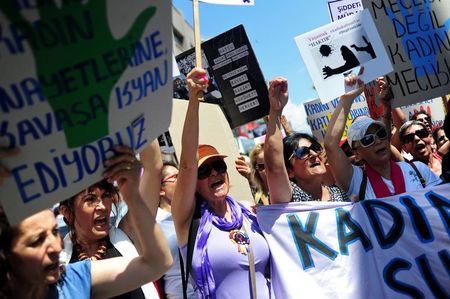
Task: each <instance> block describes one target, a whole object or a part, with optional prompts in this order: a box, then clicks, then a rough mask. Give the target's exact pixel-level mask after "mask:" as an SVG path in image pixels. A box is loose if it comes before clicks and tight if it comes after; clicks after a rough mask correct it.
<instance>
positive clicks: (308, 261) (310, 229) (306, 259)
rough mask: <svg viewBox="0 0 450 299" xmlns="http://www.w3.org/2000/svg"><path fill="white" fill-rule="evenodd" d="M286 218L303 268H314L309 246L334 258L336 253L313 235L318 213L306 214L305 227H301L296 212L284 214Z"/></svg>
mask: <svg viewBox="0 0 450 299" xmlns="http://www.w3.org/2000/svg"><path fill="white" fill-rule="evenodd" d="M286 218H287V222H288V225H289V228H290V230H291V233H292V237H293V239H294V242H295V245H296V247H297V252H298V255H299V257H300V262H301V263H302V268H303V270H306V269H308V268H314V260H313V259H312V257H311V252H310V247H312V248H314V249H315V250H316V251H317V252H319V253H321V254H322V255H324V256H325V257H327V258H329V259H330V260H332V261H334V260H335V259H336V257H337V255H338V253H337V252H336V251H335V250H333V249H332V248H330V247H329V246H328V245H326V244H325V243H323V242H322V241H320V240H319V239H317V238H316V236H315V235H314V233H315V231H316V226H317V221H318V219H319V213H317V212H310V213H309V214H308V218H307V220H306V228H304V227H303V224H302V222H301V220H300V219H299V218H298V216H297V215H296V214H288V215H286Z"/></svg>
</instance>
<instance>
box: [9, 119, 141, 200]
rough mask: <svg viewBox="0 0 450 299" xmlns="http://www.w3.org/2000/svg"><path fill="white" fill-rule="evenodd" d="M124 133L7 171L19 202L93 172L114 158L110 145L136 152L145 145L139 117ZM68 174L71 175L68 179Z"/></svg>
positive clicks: (63, 185)
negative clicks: (18, 195) (17, 191)
mask: <svg viewBox="0 0 450 299" xmlns="http://www.w3.org/2000/svg"><path fill="white" fill-rule="evenodd" d="M124 131H125V132H123V131H121V132H116V133H115V134H113V135H111V136H106V137H103V138H101V139H99V140H97V141H96V142H94V143H91V144H87V145H83V146H82V147H80V148H79V149H76V150H72V151H69V152H66V153H63V154H61V155H58V154H57V153H55V150H54V149H51V150H50V152H51V153H52V154H55V156H54V157H53V158H52V160H51V162H48V163H46V162H35V163H33V164H22V165H19V166H17V167H15V168H13V169H12V170H11V172H12V174H13V178H14V180H15V183H16V186H17V189H18V190H19V194H20V197H21V199H22V201H23V202H24V203H29V202H31V201H33V200H37V199H39V198H41V197H42V196H45V195H46V194H51V193H53V192H55V191H57V190H60V189H62V188H65V187H67V186H68V184H72V183H77V182H79V181H81V180H83V179H84V178H85V177H86V176H87V175H91V174H94V173H96V172H97V171H98V170H99V169H100V168H101V167H102V166H103V162H104V161H105V160H107V159H108V158H110V157H112V156H113V155H114V145H122V144H129V145H130V147H131V148H133V149H135V150H140V149H142V148H143V147H144V146H145V145H146V144H147V143H148V140H147V139H146V137H145V136H143V134H144V132H145V131H146V129H145V118H144V117H143V116H142V117H140V118H138V119H137V120H136V121H134V122H133V123H132V124H131V125H130V126H128V127H127V128H126V129H125V130H124ZM70 173H73V175H72V176H70V177H68V175H69V174H70ZM32 187H34V189H35V190H36V189H37V190H39V191H37V192H35V193H32V194H31V193H30V192H29V189H31V188H32Z"/></svg>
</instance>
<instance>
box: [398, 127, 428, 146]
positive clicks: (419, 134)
mask: <svg viewBox="0 0 450 299" xmlns="http://www.w3.org/2000/svg"><path fill="white" fill-rule="evenodd" d="M416 135H417V137H419V138H425V137H428V136H429V135H430V133H429V132H428V130H427V129H420V130H417V131H415V132H414V133H409V134H407V135H404V136H403V143H405V144H407V143H410V142H413V140H414V136H416Z"/></svg>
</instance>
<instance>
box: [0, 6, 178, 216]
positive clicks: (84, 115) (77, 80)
mask: <svg viewBox="0 0 450 299" xmlns="http://www.w3.org/2000/svg"><path fill="white" fill-rule="evenodd" d="M56 2H58V3H60V4H61V5H56V4H55V1H46V2H42V1H37V2H36V1H35V3H34V4H33V5H29V4H27V3H25V2H23V3H22V2H20V3H19V2H17V1H2V2H1V4H0V28H1V29H0V31H1V34H0V35H1V37H0V70H1V72H0V147H7V148H8V147H11V148H12V147H17V148H20V154H19V155H17V156H15V157H11V158H5V159H2V161H1V163H2V164H3V165H5V166H7V167H8V168H9V169H10V170H11V172H12V176H11V177H10V178H8V179H7V180H6V181H5V184H4V185H3V186H2V187H0V201H1V202H2V204H3V207H4V208H5V210H6V213H7V215H8V218H9V221H10V222H11V223H15V222H17V221H19V220H20V219H21V218H24V217H26V216H28V215H30V214H33V213H35V212H36V211H39V210H42V209H44V208H48V207H51V206H52V205H53V204H54V203H56V202H59V201H61V200H64V199H67V198H68V197H69V196H71V195H73V194H75V193H76V192H78V191H80V190H82V189H84V188H86V187H88V186H89V185H91V184H93V183H94V182H96V181H98V180H100V179H101V178H102V173H103V171H104V165H103V161H104V160H106V159H107V158H109V157H111V156H113V154H114V151H113V146H114V145H118V144H126V145H129V146H131V147H132V148H133V149H135V150H136V151H139V150H141V149H142V148H143V147H144V146H145V145H146V144H147V143H148V141H150V140H152V139H154V138H156V137H157V136H158V135H160V134H161V133H162V132H164V131H166V130H167V128H168V126H169V122H170V114H171V111H172V107H171V105H172V92H173V85H172V65H171V63H172V57H171V56H172V25H171V5H170V2H168V1H165V0H155V1H142V0H141V1H132V2H130V3H128V1H106V0H89V1H56Z"/></svg>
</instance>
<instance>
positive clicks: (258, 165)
mask: <svg viewBox="0 0 450 299" xmlns="http://www.w3.org/2000/svg"><path fill="white" fill-rule="evenodd" d="M265 168H266V165H264V163H258V164H256V165H255V169H256V170H259V171H263V170H264V169H265Z"/></svg>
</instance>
